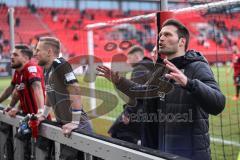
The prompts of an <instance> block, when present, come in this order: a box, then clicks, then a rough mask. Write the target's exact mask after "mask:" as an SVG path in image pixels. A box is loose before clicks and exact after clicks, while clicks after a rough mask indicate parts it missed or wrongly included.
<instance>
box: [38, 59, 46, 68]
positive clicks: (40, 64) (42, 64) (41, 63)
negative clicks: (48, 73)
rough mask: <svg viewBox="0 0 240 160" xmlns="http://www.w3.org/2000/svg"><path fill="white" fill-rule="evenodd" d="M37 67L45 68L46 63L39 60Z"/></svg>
mask: <svg viewBox="0 0 240 160" xmlns="http://www.w3.org/2000/svg"><path fill="white" fill-rule="evenodd" d="M38 65H39V66H42V67H43V66H45V65H46V62H45V61H41V60H40V61H38Z"/></svg>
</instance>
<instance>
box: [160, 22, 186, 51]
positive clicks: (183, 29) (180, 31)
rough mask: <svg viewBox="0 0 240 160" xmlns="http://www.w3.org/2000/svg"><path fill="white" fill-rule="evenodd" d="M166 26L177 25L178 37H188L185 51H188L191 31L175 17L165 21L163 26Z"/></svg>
mask: <svg viewBox="0 0 240 160" xmlns="http://www.w3.org/2000/svg"><path fill="white" fill-rule="evenodd" d="M165 26H175V27H176V28H177V34H178V38H185V39H186V44H185V51H186V50H187V48H188V44H189V38H190V33H189V31H188V29H187V28H186V27H185V26H184V25H183V24H182V23H181V22H179V21H177V20H175V19H169V20H166V21H165V22H164V23H163V25H162V27H165Z"/></svg>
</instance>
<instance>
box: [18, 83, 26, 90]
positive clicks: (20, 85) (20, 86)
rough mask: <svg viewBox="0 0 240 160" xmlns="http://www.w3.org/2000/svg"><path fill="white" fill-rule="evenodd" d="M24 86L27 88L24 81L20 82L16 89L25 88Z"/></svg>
mask: <svg viewBox="0 0 240 160" xmlns="http://www.w3.org/2000/svg"><path fill="white" fill-rule="evenodd" d="M24 88H25V84H24V83H20V84H17V85H16V90H17V91H21V90H24Z"/></svg>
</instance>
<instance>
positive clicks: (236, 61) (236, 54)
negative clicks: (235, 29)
mask: <svg viewBox="0 0 240 160" xmlns="http://www.w3.org/2000/svg"><path fill="white" fill-rule="evenodd" d="M232 50H233V58H232V67H233V79H234V85H235V88H236V95H235V96H234V97H233V100H237V99H238V98H239V91H240V51H239V48H238V46H237V43H236V42H235V43H234V44H233V47H232Z"/></svg>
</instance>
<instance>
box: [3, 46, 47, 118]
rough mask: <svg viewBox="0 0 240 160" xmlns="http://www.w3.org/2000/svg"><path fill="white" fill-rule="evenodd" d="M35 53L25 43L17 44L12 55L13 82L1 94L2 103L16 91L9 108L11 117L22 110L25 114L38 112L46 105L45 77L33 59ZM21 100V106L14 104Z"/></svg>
mask: <svg viewBox="0 0 240 160" xmlns="http://www.w3.org/2000/svg"><path fill="white" fill-rule="evenodd" d="M32 55H33V53H32V51H31V50H30V49H29V48H28V47H27V46H25V45H16V46H15V49H14V50H13V53H12V56H11V67H12V68H13V69H16V70H15V73H14V76H13V79H12V82H11V84H10V85H9V86H8V87H7V88H6V89H5V91H4V92H3V94H2V95H1V96H0V103H1V102H2V101H4V100H5V99H7V98H8V97H9V96H10V95H11V94H12V93H13V92H14V91H16V93H17V94H15V96H13V97H12V101H11V103H10V108H9V109H8V110H7V112H8V114H9V115H10V116H11V117H15V116H16V113H17V112H19V111H22V112H23V113H25V114H28V113H35V114H36V113H37V112H38V109H39V108H43V106H44V91H45V89H44V77H43V71H42V68H41V67H40V66H38V65H37V64H35V63H34V62H32V61H31V57H32ZM18 100H20V105H19V106H14V105H15V104H16V103H17V101H18Z"/></svg>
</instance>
